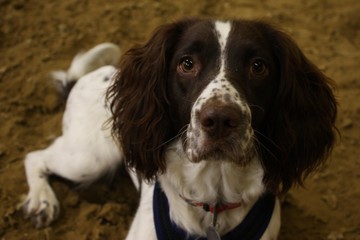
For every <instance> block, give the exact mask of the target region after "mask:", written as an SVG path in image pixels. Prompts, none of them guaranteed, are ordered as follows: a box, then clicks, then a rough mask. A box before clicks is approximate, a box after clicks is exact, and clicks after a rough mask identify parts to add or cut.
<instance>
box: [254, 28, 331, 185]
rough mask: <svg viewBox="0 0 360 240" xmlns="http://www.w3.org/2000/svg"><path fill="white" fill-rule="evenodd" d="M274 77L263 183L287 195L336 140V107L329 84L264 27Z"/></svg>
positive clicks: (281, 36)
mask: <svg viewBox="0 0 360 240" xmlns="http://www.w3.org/2000/svg"><path fill="white" fill-rule="evenodd" d="M266 28H267V30H266V31H267V32H268V34H269V37H270V39H272V41H273V42H272V44H273V48H274V55H275V58H276V59H277V65H278V66H277V67H278V69H279V70H280V71H279V76H278V78H279V86H278V93H277V96H276V99H275V102H274V104H273V108H272V109H271V110H270V112H269V116H268V119H267V120H266V121H267V124H266V127H265V129H264V130H265V134H264V136H259V137H260V138H261V142H262V144H263V146H264V148H263V149H262V153H263V161H264V162H263V164H264V166H265V181H266V182H267V184H268V186H269V187H270V188H271V189H273V190H274V191H277V192H286V191H287V190H289V188H290V187H291V186H292V185H293V184H294V183H298V184H300V185H302V183H303V180H304V178H305V177H306V176H307V175H308V174H309V173H310V172H312V171H314V170H316V169H317V168H318V167H319V166H320V165H321V164H322V163H323V162H324V160H326V158H327V157H328V156H329V154H330V152H331V150H332V148H333V145H334V143H335V139H336V132H337V129H336V127H335V120H336V114H337V102H336V99H335V97H334V95H333V91H332V90H333V87H334V84H333V82H332V81H331V80H330V79H329V78H327V77H326V76H325V75H324V74H323V73H322V72H321V71H320V70H319V69H318V68H317V67H316V66H315V65H314V64H312V63H311V62H310V61H309V60H308V59H307V58H306V57H305V56H304V54H303V53H302V52H301V50H300V49H299V47H298V46H297V45H296V43H294V41H293V40H292V39H291V38H290V37H289V36H287V35H286V34H284V33H282V32H280V31H277V30H275V29H273V28H272V27H269V26H267V27H266Z"/></svg>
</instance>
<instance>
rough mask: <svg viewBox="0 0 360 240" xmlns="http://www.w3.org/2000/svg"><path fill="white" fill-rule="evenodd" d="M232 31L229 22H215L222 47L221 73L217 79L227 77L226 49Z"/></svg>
mask: <svg viewBox="0 0 360 240" xmlns="http://www.w3.org/2000/svg"><path fill="white" fill-rule="evenodd" d="M230 30H231V24H230V23H229V22H220V21H216V22H215V31H216V33H217V37H218V41H219V45H220V72H219V75H218V76H217V78H223V77H225V57H226V56H225V47H226V43H227V40H228V37H229V33H230Z"/></svg>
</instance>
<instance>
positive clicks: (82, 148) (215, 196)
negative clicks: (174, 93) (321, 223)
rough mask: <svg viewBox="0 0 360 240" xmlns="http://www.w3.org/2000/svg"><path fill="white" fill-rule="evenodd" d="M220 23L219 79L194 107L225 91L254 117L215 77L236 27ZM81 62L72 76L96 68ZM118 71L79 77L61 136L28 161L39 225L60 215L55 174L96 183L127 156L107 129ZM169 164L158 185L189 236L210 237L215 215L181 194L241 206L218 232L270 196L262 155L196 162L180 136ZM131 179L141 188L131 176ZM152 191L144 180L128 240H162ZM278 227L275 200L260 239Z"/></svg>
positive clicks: (221, 221) (30, 204)
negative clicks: (108, 98)
mask: <svg viewBox="0 0 360 240" xmlns="http://www.w3.org/2000/svg"><path fill="white" fill-rule="evenodd" d="M215 26H216V31H217V32H218V38H219V44H220V46H221V59H222V61H221V67H220V70H219V73H218V75H217V76H216V78H215V79H214V81H211V82H210V83H209V85H208V86H207V87H206V88H205V90H204V91H203V93H202V94H200V96H201V97H202V98H199V100H197V102H196V103H195V104H194V109H195V108H199V109H201V106H202V104H203V103H204V102H206V99H208V98H209V96H211V92H212V89H214V88H219V93H220V96H223V95H224V94H230V95H231V96H232V98H231V99H232V101H233V102H235V103H236V104H237V106H238V107H239V109H241V110H242V111H244V112H246V113H247V114H248V115H250V110H249V109H248V107H247V105H246V104H244V102H243V101H242V100H241V96H236V93H237V92H236V90H235V88H234V87H233V86H232V85H231V83H230V82H228V81H227V80H226V82H225V85H226V87H225V88H224V87H223V86H222V85H221V86H218V85H217V83H216V82H215V80H216V79H217V80H221V79H223V78H224V77H225V74H224V71H225V70H224V69H225V67H226V62H225V60H224V59H225V55H224V54H225V48H226V41H227V36H228V34H229V32H230V30H231V24H230V23H228V22H226V23H223V22H217V23H216V24H215ZM76 61H78V63H79V64H74V66H73V70H71V71H72V72H78V69H77V67H76V66H80V67H79V72H82V73H84V72H86V71H84V70H83V69H88V68H87V67H86V66H87V64H89V65H91V67H90V68H93V65H92V64H91V61H90V62H89V61H87V60H86V58H84V59H83V60H80V58H79V57H77V58H76V59H75V60H74V62H76ZM80 62H81V64H80ZM69 71H70V70H69ZM114 71H115V69H114V67H110V66H107V67H103V68H100V69H99V70H96V71H94V72H92V73H90V74H87V75H85V76H83V77H81V78H80V79H79V81H78V82H77V84H76V85H75V86H74V88H73V89H72V91H71V93H70V95H69V98H68V101H67V106H66V111H65V114H64V119H63V135H62V136H60V137H59V138H58V139H56V140H55V142H54V143H53V144H52V145H50V146H49V147H48V148H47V149H45V150H41V151H35V152H32V153H29V154H28V155H27V156H26V159H25V168H26V175H27V181H28V184H29V194H28V197H27V199H26V201H25V203H24V210H25V212H26V214H27V215H28V216H29V217H31V218H32V219H33V220H35V222H36V225H37V227H43V226H47V225H49V224H50V223H51V222H52V221H53V220H54V219H55V218H56V217H57V216H58V212H59V211H58V209H59V203H58V200H57V199H56V196H55V194H54V192H53V191H52V190H51V187H50V186H49V184H48V182H47V178H46V177H47V176H48V175H50V174H57V175H59V176H62V177H65V178H67V179H69V180H72V181H75V182H91V181H93V180H95V179H97V178H98V177H99V176H101V175H102V174H104V173H106V172H109V171H111V170H114V169H115V168H116V166H117V165H118V164H120V163H121V160H122V153H121V151H120V150H119V147H118V146H117V144H115V142H114V141H113V140H112V138H111V134H110V129H109V126H107V125H106V124H104V123H105V122H106V120H107V119H108V118H109V117H110V113H109V111H108V108H107V106H106V102H105V99H104V94H105V90H106V88H107V87H108V86H109V84H110V83H111V80H108V81H105V79H107V78H111V76H112V74H113V73H114ZM226 88H228V89H229V90H226ZM200 99H203V100H200ZM220 99H222V97H220ZM201 101H204V102H203V103H201ZM194 109H193V111H195V110H194ZM193 111H192V115H191V124H192V125H193V126H192V127H197V125H196V124H198V123H197V122H196V119H194V118H195V117H194V114H193ZM249 117H251V116H249ZM249 128H250V127H249ZM249 131H250V130H249ZM247 134H249V135H251V133H247ZM245 135H246V134H245ZM199 144H200V145H201V143H199ZM166 161H167V169H166V173H165V174H163V175H161V176H159V178H158V180H159V182H160V184H161V187H162V189H163V190H164V192H165V194H166V196H167V197H168V200H169V206H170V217H171V219H172V220H173V221H174V222H175V223H176V224H177V225H179V226H180V227H182V228H183V229H184V230H185V231H187V232H188V233H191V234H197V235H200V236H205V231H206V229H207V228H208V227H209V226H210V223H211V218H212V216H211V213H208V212H205V211H203V210H202V209H201V208H197V207H193V206H190V205H189V204H187V203H186V202H185V201H184V200H183V199H181V198H180V197H179V194H181V195H183V196H184V197H186V198H189V199H193V200H195V201H199V202H208V203H211V202H216V201H218V200H222V201H225V202H241V203H242V206H241V207H239V208H235V209H232V210H227V211H225V212H222V213H221V214H219V216H218V222H217V230H218V231H219V233H220V234H225V233H227V232H228V231H230V230H231V229H233V228H234V227H235V226H236V225H238V224H239V223H240V222H241V221H242V220H243V219H244V217H245V216H246V214H247V213H248V211H249V210H250V209H251V207H252V206H253V205H254V203H255V202H256V201H257V199H258V198H259V197H260V196H261V195H262V194H263V193H264V191H265V187H264V185H263V183H262V179H263V175H264V172H263V168H262V166H261V163H260V161H259V159H258V158H257V156H256V155H255V156H254V157H253V159H251V161H250V162H249V163H248V164H246V165H244V166H241V165H236V164H235V163H233V162H231V161H208V160H207V159H203V160H202V161H200V162H198V163H194V162H193V161H192V159H191V154H190V155H189V152H188V151H187V150H186V149H184V148H183V145H182V143H181V140H180V139H178V140H175V141H174V142H173V143H172V144H171V145H170V146H169V147H168V149H167V152H166ZM131 177H132V179H133V180H134V182H135V184H136V185H137V186H138V183H137V178H136V176H135V175H134V173H133V172H131ZM153 189H154V186H153V184H146V183H142V188H141V199H140V205H139V208H138V211H137V213H136V215H135V218H134V221H133V223H132V225H131V228H130V230H129V233H128V236H127V238H126V239H127V240H138V239H148V240H155V239H156V233H155V226H154V224H153V222H154V220H153V210H152V201H153V200H152V199H153ZM44 216H46V218H45V220H44ZM202 219H203V221H202ZM279 228H280V205H279V201H278V200H277V201H276V206H275V209H274V212H273V216H272V218H271V221H270V224H269V226H268V228H267V230H266V232H265V233H264V235H263V236H262V238H261V239H263V240H268V239H276V238H277V235H278V232H279Z"/></svg>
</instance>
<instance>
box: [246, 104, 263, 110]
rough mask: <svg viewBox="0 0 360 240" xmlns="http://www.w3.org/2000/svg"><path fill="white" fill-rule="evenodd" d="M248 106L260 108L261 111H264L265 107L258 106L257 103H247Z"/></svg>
mask: <svg viewBox="0 0 360 240" xmlns="http://www.w3.org/2000/svg"><path fill="white" fill-rule="evenodd" d="M249 107H254V108H258V109H260V110H261V111H262V112H265V109H264V108H262V107H260V106H259V105H252V104H249Z"/></svg>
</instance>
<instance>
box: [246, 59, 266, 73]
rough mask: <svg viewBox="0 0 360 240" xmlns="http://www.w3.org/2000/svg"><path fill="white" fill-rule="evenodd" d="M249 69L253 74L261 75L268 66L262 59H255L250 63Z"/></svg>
mask: <svg viewBox="0 0 360 240" xmlns="http://www.w3.org/2000/svg"><path fill="white" fill-rule="evenodd" d="M250 71H251V74H253V75H256V76H263V75H265V74H266V73H267V71H268V68H267V65H266V63H265V61H264V60H262V59H256V60H254V61H253V62H252V63H251V66H250Z"/></svg>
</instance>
